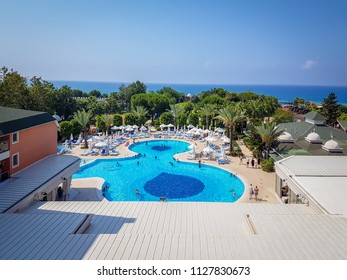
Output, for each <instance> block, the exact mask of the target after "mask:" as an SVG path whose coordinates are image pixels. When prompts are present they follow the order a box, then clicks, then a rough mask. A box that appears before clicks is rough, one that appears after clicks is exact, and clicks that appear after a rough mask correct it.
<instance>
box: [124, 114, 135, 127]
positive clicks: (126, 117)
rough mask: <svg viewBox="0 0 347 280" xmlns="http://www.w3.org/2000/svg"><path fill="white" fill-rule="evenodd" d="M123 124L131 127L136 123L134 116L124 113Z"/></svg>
mask: <svg viewBox="0 0 347 280" xmlns="http://www.w3.org/2000/svg"><path fill="white" fill-rule="evenodd" d="M124 123H125V124H126V125H128V124H130V125H133V124H135V123H136V116H135V115H134V114H132V113H126V114H124Z"/></svg>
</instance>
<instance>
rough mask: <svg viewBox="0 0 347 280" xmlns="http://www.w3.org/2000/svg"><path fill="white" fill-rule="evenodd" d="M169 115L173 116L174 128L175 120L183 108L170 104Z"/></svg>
mask: <svg viewBox="0 0 347 280" xmlns="http://www.w3.org/2000/svg"><path fill="white" fill-rule="evenodd" d="M168 111H169V112H170V113H171V115H172V116H173V119H174V125H175V128H176V122H177V118H178V116H179V115H180V114H182V113H183V107H182V106H180V105H177V104H170V110H168Z"/></svg>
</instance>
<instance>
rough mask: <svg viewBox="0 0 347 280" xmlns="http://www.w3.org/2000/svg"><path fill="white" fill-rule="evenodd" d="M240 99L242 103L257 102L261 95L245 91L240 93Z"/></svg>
mask: <svg viewBox="0 0 347 280" xmlns="http://www.w3.org/2000/svg"><path fill="white" fill-rule="evenodd" d="M238 98H239V99H240V101H242V102H248V101H251V100H257V99H258V98H259V95H258V94H256V93H254V92H251V91H245V92H241V93H239V95H238Z"/></svg>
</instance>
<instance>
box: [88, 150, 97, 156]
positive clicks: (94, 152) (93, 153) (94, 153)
mask: <svg viewBox="0 0 347 280" xmlns="http://www.w3.org/2000/svg"><path fill="white" fill-rule="evenodd" d="M90 155H92V156H98V155H99V152H97V151H92V152H91V153H90Z"/></svg>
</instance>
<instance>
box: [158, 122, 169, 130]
mask: <svg viewBox="0 0 347 280" xmlns="http://www.w3.org/2000/svg"><path fill="white" fill-rule="evenodd" d="M159 127H160V128H161V130H162V131H163V129H164V128H165V127H167V125H166V124H163V123H162V124H161V125H160V126H159Z"/></svg>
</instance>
